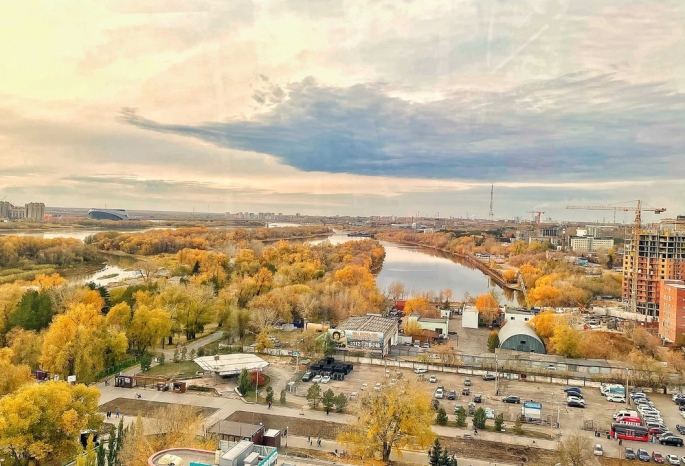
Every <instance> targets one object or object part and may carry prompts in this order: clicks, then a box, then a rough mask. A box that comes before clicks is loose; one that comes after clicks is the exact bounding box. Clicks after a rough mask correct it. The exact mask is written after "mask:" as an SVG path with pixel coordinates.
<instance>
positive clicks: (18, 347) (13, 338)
mask: <svg viewBox="0 0 685 466" xmlns="http://www.w3.org/2000/svg"><path fill="white" fill-rule="evenodd" d="M5 340H6V342H7V346H8V347H9V348H10V349H11V350H12V364H26V365H27V366H29V367H30V368H31V369H37V368H38V367H39V364H38V360H39V359H40V354H41V351H42V347H43V334H42V333H37V332H35V331H34V330H24V329H22V328H19V327H14V328H13V329H12V330H10V332H9V333H8V334H7V335H6V336H5Z"/></svg>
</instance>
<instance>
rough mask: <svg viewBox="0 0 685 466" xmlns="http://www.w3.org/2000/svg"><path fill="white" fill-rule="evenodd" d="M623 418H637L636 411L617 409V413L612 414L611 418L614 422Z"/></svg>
mask: <svg viewBox="0 0 685 466" xmlns="http://www.w3.org/2000/svg"><path fill="white" fill-rule="evenodd" d="M624 416H628V417H637V411H631V410H629V409H619V410H618V411H616V412H615V413H614V414H613V416H612V417H613V418H614V421H615V420H616V419H618V418H619V417H624Z"/></svg>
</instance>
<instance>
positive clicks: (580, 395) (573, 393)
mask: <svg viewBox="0 0 685 466" xmlns="http://www.w3.org/2000/svg"><path fill="white" fill-rule="evenodd" d="M566 395H567V396H577V397H578V398H583V394H582V393H581V392H577V391H575V390H569V391H567V392H566Z"/></svg>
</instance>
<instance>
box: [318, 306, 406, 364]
mask: <svg viewBox="0 0 685 466" xmlns="http://www.w3.org/2000/svg"><path fill="white" fill-rule="evenodd" d="M397 333H398V325H397V320H396V319H388V318H386V317H381V316H378V315H371V314H367V315H365V316H352V317H350V318H349V319H347V320H345V321H344V322H343V323H341V324H340V325H338V326H337V327H336V328H329V329H328V334H329V335H330V338H331V341H332V342H333V343H334V344H335V345H336V346H337V348H338V349H341V350H345V349H347V350H352V351H355V350H358V351H369V352H378V353H381V355H383V356H385V355H386V354H388V352H389V351H390V346H391V345H394V344H397Z"/></svg>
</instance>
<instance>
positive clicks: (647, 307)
mask: <svg viewBox="0 0 685 466" xmlns="http://www.w3.org/2000/svg"><path fill="white" fill-rule="evenodd" d="M635 252H637V258H635V257H634V255H635V254H634V253H635ZM633 267H637V299H636V304H637V312H639V313H640V314H643V315H646V316H651V317H659V296H660V292H661V281H662V280H683V279H685V232H682V231H669V230H659V231H643V232H642V233H640V240H639V243H638V245H637V250H635V247H634V245H633V239H632V238H627V239H626V244H625V254H624V256H623V290H622V297H623V299H624V300H625V301H629V300H630V297H631V291H632V284H633Z"/></svg>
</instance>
